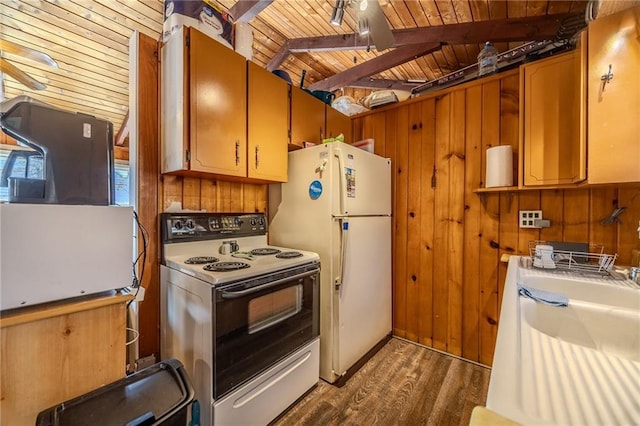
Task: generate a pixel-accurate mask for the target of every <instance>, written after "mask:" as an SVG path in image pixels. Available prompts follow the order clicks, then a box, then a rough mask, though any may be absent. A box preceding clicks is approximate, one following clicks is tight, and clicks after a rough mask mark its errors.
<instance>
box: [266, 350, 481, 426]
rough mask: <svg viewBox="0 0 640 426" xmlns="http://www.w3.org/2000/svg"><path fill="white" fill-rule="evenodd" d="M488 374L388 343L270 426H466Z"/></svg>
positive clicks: (322, 384)
mask: <svg viewBox="0 0 640 426" xmlns="http://www.w3.org/2000/svg"><path fill="white" fill-rule="evenodd" d="M489 374H490V369H489V368H486V367H482V366H479V365H476V364H472V363H469V362H466V361H462V360H459V359H457V358H454V357H451V356H448V355H444V354H441V353H439V352H436V351H433V350H431V349H427V348H424V347H422V346H419V345H416V344H414V343H411V342H407V341H405V340H401V339H397V338H392V339H391V340H389V342H388V343H387V344H386V345H385V346H383V347H382V349H380V351H379V352H378V353H376V354H375V355H374V356H373V357H372V358H371V359H370V360H369V361H368V362H367V363H366V364H365V365H364V366H363V367H362V368H361V369H360V370H359V371H358V372H357V373H356V374H354V375H353V377H351V378H350V379H349V380H348V381H347V383H346V384H345V385H344V386H343V387H341V388H337V387H335V386H332V385H329V384H328V383H326V382H324V381H322V380H321V381H320V383H319V385H318V386H317V387H316V388H315V389H314V390H313V391H312V392H311V393H309V394H308V395H307V396H306V397H305V398H303V399H302V400H301V401H299V402H298V403H297V404H296V405H294V406H292V407H291V408H290V409H289V410H288V411H287V412H285V413H284V414H283V415H282V416H281V417H280V418H279V419H276V421H275V422H274V423H273V425H272V426H290V425H314V426H315V425H323V426H324V425H341V426H343V425H358V426H361V425H468V424H469V418H470V416H471V410H472V409H473V407H475V406H476V405H485V401H486V398H487V389H488V386H489Z"/></svg>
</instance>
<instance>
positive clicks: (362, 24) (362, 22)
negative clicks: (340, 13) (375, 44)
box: [358, 17, 369, 36]
mask: <svg viewBox="0 0 640 426" xmlns="http://www.w3.org/2000/svg"><path fill="white" fill-rule="evenodd" d="M358 33H359V34H360V35H361V36H365V35H367V34H369V19H367V18H362V17H361V18H360V19H358Z"/></svg>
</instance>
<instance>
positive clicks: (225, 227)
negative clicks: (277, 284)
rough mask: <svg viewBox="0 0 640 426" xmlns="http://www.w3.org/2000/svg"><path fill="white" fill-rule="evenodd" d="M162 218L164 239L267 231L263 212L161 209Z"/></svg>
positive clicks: (171, 239) (175, 239)
mask: <svg viewBox="0 0 640 426" xmlns="http://www.w3.org/2000/svg"><path fill="white" fill-rule="evenodd" d="M160 218H161V219H160V220H161V222H162V223H161V232H162V241H163V242H164V243H171V242H180V241H196V240H215V239H223V238H229V237H248V236H253V235H265V234H266V233H267V218H266V217H265V215H264V213H162V214H161V216H160Z"/></svg>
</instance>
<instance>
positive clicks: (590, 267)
mask: <svg viewBox="0 0 640 426" xmlns="http://www.w3.org/2000/svg"><path fill="white" fill-rule="evenodd" d="M548 244H549V243H548V242H546V241H540V240H535V241H529V256H530V257H531V261H532V263H533V261H534V260H535V255H536V246H538V245H548ZM617 257H618V255H617V254H605V253H604V246H602V245H600V244H590V245H589V251H588V252H580V251H568V250H555V249H554V250H553V256H552V259H553V263H554V267H544V268H542V267H538V266H535V265H534V267H536V268H539V269H545V270H554V269H558V270H563V271H566V270H571V271H578V272H587V273H592V274H599V275H610V273H611V270H612V269H613V266H614V264H615V261H616V258H617Z"/></svg>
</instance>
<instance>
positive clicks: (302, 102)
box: [291, 86, 326, 146]
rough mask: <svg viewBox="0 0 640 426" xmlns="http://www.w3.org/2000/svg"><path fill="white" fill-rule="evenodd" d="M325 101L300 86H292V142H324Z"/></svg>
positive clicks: (294, 143) (298, 143) (300, 144)
mask: <svg viewBox="0 0 640 426" xmlns="http://www.w3.org/2000/svg"><path fill="white" fill-rule="evenodd" d="M324 110H325V103H324V102H322V101H321V100H320V99H318V98H316V97H314V96H313V95H311V94H309V93H307V92H305V91H304V90H302V89H300V88H299V87H293V86H292V87H291V144H293V145H297V146H302V142H303V141H305V142H313V143H317V144H319V143H322V139H324V138H325V137H326V136H325V131H324V125H325V111H324Z"/></svg>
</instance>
